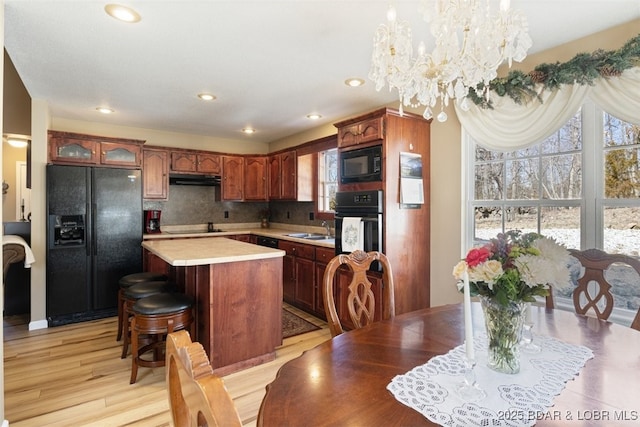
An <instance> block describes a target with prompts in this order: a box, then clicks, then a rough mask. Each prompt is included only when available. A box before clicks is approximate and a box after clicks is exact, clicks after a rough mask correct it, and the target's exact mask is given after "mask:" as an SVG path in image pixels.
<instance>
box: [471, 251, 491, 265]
mask: <svg viewBox="0 0 640 427" xmlns="http://www.w3.org/2000/svg"><path fill="white" fill-rule="evenodd" d="M490 256H491V252H490V251H489V249H487V248H485V247H481V248H474V249H471V250H470V251H469V253H468V254H467V258H466V259H465V261H466V262H467V265H468V266H469V267H472V268H473V267H475V266H476V265H478V264H481V263H483V262H485V261H486V260H488V259H489V257H490Z"/></svg>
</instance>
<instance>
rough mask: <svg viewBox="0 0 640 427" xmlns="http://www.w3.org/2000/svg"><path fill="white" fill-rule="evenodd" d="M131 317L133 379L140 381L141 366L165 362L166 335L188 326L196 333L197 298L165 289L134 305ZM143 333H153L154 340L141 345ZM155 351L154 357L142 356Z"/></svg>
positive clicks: (162, 364)
mask: <svg viewBox="0 0 640 427" xmlns="http://www.w3.org/2000/svg"><path fill="white" fill-rule="evenodd" d="M132 311H133V319H132V320H131V380H130V381H129V383H130V384H133V383H135V382H136V378H137V376H138V366H142V367H146V368H155V367H158V366H164V365H165V355H164V350H165V349H166V336H167V334H170V333H171V332H173V331H179V330H182V329H187V330H189V332H190V333H191V334H192V335H193V326H194V316H193V298H191V297H189V296H187V295H185V294H182V293H162V294H156V295H152V296H150V297H146V298H141V299H139V300H138V301H136V303H135V304H134V305H133V307H132ZM142 336H151V340H150V343H148V344H144V345H142V346H141V345H140V342H141V338H142ZM150 351H153V359H152V360H148V359H143V358H142V356H143V355H144V354H145V353H147V352H150Z"/></svg>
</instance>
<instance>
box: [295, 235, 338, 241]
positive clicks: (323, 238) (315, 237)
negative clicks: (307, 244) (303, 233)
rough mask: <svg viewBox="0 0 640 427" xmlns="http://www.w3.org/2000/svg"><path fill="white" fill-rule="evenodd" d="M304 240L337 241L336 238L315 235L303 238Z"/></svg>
mask: <svg viewBox="0 0 640 427" xmlns="http://www.w3.org/2000/svg"><path fill="white" fill-rule="evenodd" d="M303 239H307V240H335V237H333V236H326V235H313V236H308V237H303Z"/></svg>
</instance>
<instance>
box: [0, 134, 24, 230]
mask: <svg viewBox="0 0 640 427" xmlns="http://www.w3.org/2000/svg"><path fill="white" fill-rule="evenodd" d="M26 160H27V149H26V148H15V147H12V146H11V145H9V144H8V143H7V142H4V143H3V144H2V180H3V182H6V183H7V184H9V189H8V191H7V194H3V195H2V220H3V221H4V222H7V221H17V220H19V219H20V217H19V216H17V217H16V192H17V188H18V183H17V182H16V162H18V161H22V162H24V161H26ZM26 215H27V212H25V217H26Z"/></svg>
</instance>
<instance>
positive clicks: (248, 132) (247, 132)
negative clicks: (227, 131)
mask: <svg viewBox="0 0 640 427" xmlns="http://www.w3.org/2000/svg"><path fill="white" fill-rule="evenodd" d="M255 131H256V130H255V129H253V128H244V129H242V132H244V133H246V134H247V135H251V134H252V133H255Z"/></svg>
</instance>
